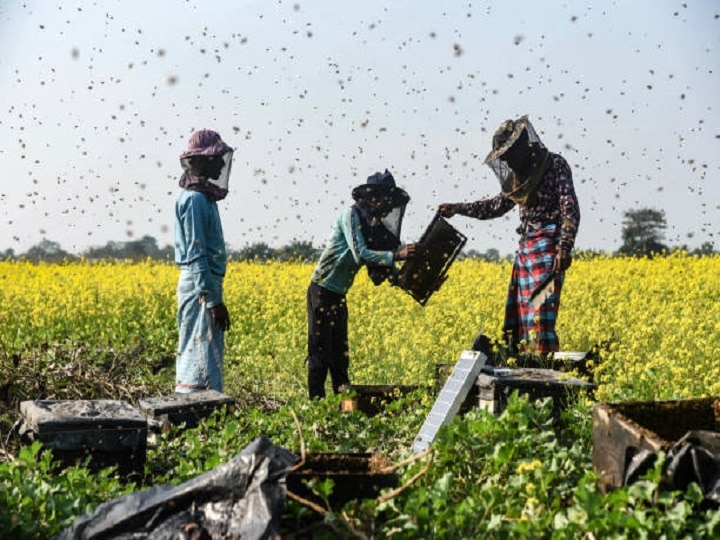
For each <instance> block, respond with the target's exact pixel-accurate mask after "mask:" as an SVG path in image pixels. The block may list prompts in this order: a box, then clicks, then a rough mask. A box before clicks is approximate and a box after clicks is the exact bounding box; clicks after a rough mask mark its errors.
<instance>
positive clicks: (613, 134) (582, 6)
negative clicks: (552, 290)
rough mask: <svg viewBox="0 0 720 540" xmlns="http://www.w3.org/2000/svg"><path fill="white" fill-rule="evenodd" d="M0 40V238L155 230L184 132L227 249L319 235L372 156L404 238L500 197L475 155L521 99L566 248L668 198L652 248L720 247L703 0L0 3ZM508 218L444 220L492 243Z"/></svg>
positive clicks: (24, 241)
mask: <svg viewBox="0 0 720 540" xmlns="http://www.w3.org/2000/svg"><path fill="white" fill-rule="evenodd" d="M0 50H1V51H2V54H0V96H2V115H0V167H1V169H0V170H2V181H0V213H1V216H2V226H1V227H2V228H1V230H2V234H0V251H2V250H5V249H8V248H11V249H13V250H15V252H16V253H22V252H24V251H26V250H27V249H28V248H30V247H31V246H33V245H35V244H37V243H38V242H39V241H41V240H42V239H43V238H47V239H49V240H52V241H57V242H59V243H60V244H61V246H62V247H63V248H64V249H65V250H66V251H69V252H72V253H80V252H82V251H83V250H85V249H87V248H88V247H91V246H101V245H104V244H105V243H107V242H108V241H111V240H114V241H125V240H132V239H138V238H140V237H142V236H144V235H146V234H149V235H152V236H154V237H156V238H157V239H158V243H159V244H160V245H161V246H163V245H165V244H169V243H172V226H173V221H172V218H173V203H174V196H175V193H176V191H177V179H178V176H179V173H180V167H179V160H178V156H179V154H180V153H181V152H182V151H183V150H184V148H185V146H186V144H187V139H188V138H189V136H190V134H191V133H192V132H193V131H194V130H196V129H200V128H210V129H214V130H216V131H218V132H219V133H220V134H221V135H222V137H223V138H224V139H225V140H226V142H227V143H228V144H230V145H231V146H232V147H234V148H235V158H234V164H233V173H232V177H231V183H230V188H231V193H230V195H229V196H228V197H227V198H226V199H225V200H224V201H222V202H220V203H219V204H220V211H221V215H222V218H223V226H224V230H225V238H226V241H227V243H228V244H229V245H230V246H231V247H232V248H236V249H237V248H241V247H243V246H245V245H248V244H252V243H255V242H266V243H268V244H269V245H271V246H273V247H280V246H282V245H285V244H287V243H289V242H291V241H292V240H306V241H311V242H312V243H313V244H314V245H315V246H316V247H321V246H322V245H323V244H324V242H325V239H326V238H327V236H328V234H329V232H330V229H331V226H332V223H333V221H334V220H335V217H336V214H337V212H339V211H340V209H341V208H342V207H344V206H345V205H348V204H351V202H352V199H351V197H350V192H351V190H352V188H353V187H354V186H356V185H358V184H361V183H364V182H365V180H366V178H367V176H368V175H370V174H372V173H373V172H375V171H381V170H384V169H385V168H388V169H389V170H390V171H391V172H392V173H393V174H394V176H395V178H396V180H397V181H398V183H399V184H400V185H401V186H402V187H404V188H405V189H406V190H407V191H408V192H409V193H410V195H411V197H412V200H411V202H410V204H409V206H408V209H407V212H406V218H405V223H404V226H403V240H404V241H406V242H411V241H414V240H417V238H419V236H420V235H421V234H422V231H423V230H424V229H425V226H426V225H427V224H428V223H429V221H430V220H431V219H432V216H433V214H434V212H435V210H436V208H437V205H438V204H440V203H441V202H456V201H463V200H468V201H469V200H475V199H478V198H481V197H485V196H491V195H495V194H497V193H498V191H499V185H498V183H497V180H496V179H495V178H494V177H493V175H492V171H491V170H490V169H489V168H488V167H487V166H484V165H483V160H484V158H485V156H486V154H487V153H488V151H489V150H490V144H491V136H492V133H493V132H494V130H495V129H496V127H497V126H498V124H499V123H500V122H502V121H503V120H505V119H507V118H512V117H517V116H520V115H522V114H528V115H529V116H530V119H531V121H532V122H533V124H534V126H535V128H536V130H537V131H538V132H539V134H540V135H541V137H542V139H543V141H544V142H545V144H546V145H547V146H548V147H549V148H550V150H552V151H556V152H558V153H560V154H562V155H563V156H564V157H565V158H566V159H567V160H568V162H569V163H570V165H571V166H572V168H573V176H574V180H575V188H576V191H577V194H578V197H579V200H580V206H581V213H582V221H581V225H580V233H579V235H578V238H577V242H576V247H577V248H580V249H602V250H607V251H614V250H616V249H617V248H619V247H620V245H621V230H622V214H623V212H624V211H626V210H629V209H634V208H640V207H651V208H656V209H659V210H664V211H665V212H666V217H667V222H668V230H667V235H666V243H668V244H670V245H679V244H687V245H688V246H689V247H691V248H692V247H697V246H699V245H700V244H701V243H703V242H706V241H710V242H714V243H715V247H716V248H718V243H719V242H718V235H719V234H720V66H719V65H718V64H719V61H720V54H719V52H720V1H717V0H703V1H691V0H688V1H687V2H678V1H664V0H627V1H616V2H589V1H587V2H579V1H570V0H567V1H564V2H549V1H548V2H530V1H511V0H504V1H496V2H487V1H485V2H479V1H473V2H450V1H443V2H438V1H437V0H434V1H420V0H413V1H410V0H407V1H392V2H390V1H388V2H376V1H371V0H367V1H365V2H343V1H338V2H329V1H302V0H301V1H298V2H284V1H282V2H270V1H255V2H251V1H230V0H228V1H219V0H214V1H200V0H197V1H180V0H165V1H147V0H145V1H142V2H141V1H135V0H102V1H100V0H97V1H94V2H89V1H62V2H59V1H58V2H51V1H40V0H36V1H33V0H24V1H23V0H3V2H2V3H1V4H0ZM518 222H519V219H518V215H517V211H516V210H513V211H511V212H510V213H509V214H507V215H506V216H505V217H503V218H499V219H496V220H492V221H485V222H481V221H477V220H472V219H468V218H463V217H455V218H453V219H452V223H453V224H454V225H455V226H456V227H457V228H458V229H459V230H460V231H462V232H463V233H464V234H466V235H467V236H468V237H469V241H468V245H467V248H472V249H477V250H479V251H485V250H487V249H489V248H495V249H498V250H499V251H500V252H501V253H511V252H512V251H513V250H514V248H515V245H516V243H517V234H516V232H515V228H516V227H517V225H518Z"/></svg>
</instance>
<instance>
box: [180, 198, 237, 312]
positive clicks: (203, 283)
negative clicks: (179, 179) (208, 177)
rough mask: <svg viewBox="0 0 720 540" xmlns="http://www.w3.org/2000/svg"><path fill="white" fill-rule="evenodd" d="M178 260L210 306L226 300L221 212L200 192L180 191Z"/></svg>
mask: <svg viewBox="0 0 720 540" xmlns="http://www.w3.org/2000/svg"><path fill="white" fill-rule="evenodd" d="M175 263H176V264H177V265H179V266H180V268H181V269H182V270H183V271H189V272H190V273H191V274H192V275H193V281H194V283H195V291H196V293H197V294H198V295H200V296H203V297H204V298H205V305H206V306H207V307H213V306H215V305H217V304H221V303H223V297H222V281H223V280H222V278H223V276H224V275H225V268H226V266H227V253H226V251H225V239H224V238H223V231H222V225H221V223H220V212H218V207H217V203H215V202H213V201H211V200H210V199H208V198H207V197H206V196H205V195H204V194H202V193H200V192H198V191H189V190H185V189H183V190H180V192H179V193H178V195H177V198H176V200H175Z"/></svg>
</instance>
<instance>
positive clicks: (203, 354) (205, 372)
mask: <svg viewBox="0 0 720 540" xmlns="http://www.w3.org/2000/svg"><path fill="white" fill-rule="evenodd" d="M232 155H233V150H232V148H230V147H229V146H228V145H227V144H225V143H224V142H223V140H222V139H221V138H220V135H219V134H217V133H216V132H214V131H210V130H200V131H197V132H195V133H193V135H192V136H191V137H190V140H189V143H188V147H187V150H186V151H185V152H183V153H182V154H181V155H180V164H181V166H182V169H183V173H182V176H181V177H180V188H181V189H180V191H179V192H178V194H177V197H176V200H175V263H176V264H177V265H178V266H179V267H180V277H179V279H178V285H177V300H178V312H177V320H178V333H179V343H178V354H177V363H176V382H175V392H178V393H189V392H196V391H200V390H209V389H211V390H217V391H218V392H222V390H223V355H224V349H225V341H224V333H225V331H226V330H228V329H229V328H230V316H229V314H228V310H227V307H226V306H225V303H224V300H223V279H224V277H225V268H226V264H227V256H226V251H225V240H224V238H223V230H222V225H221V222H220V212H219V211H218V205H217V203H218V201H221V200H222V199H224V198H225V197H226V196H227V194H228V180H229V178H230V167H231V165H232Z"/></svg>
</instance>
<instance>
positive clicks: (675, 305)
mask: <svg viewBox="0 0 720 540" xmlns="http://www.w3.org/2000/svg"><path fill="white" fill-rule="evenodd" d="M312 269H313V265H312V264H309V263H268V264H255V263H238V262H234V263H231V264H230V265H229V268H228V273H227V276H226V281H225V295H226V303H227V305H228V309H229V311H230V316H231V319H232V328H231V330H230V332H229V333H228V334H227V338H226V339H227V342H226V347H227V351H226V367H225V372H226V392H227V393H229V394H231V395H237V394H238V393H240V392H241V391H242V389H243V388H248V387H252V388H254V389H257V390H260V391H262V392H263V393H265V394H266V395H269V396H275V397H278V398H288V397H292V396H297V395H301V394H304V393H305V392H306V386H305V370H306V366H305V363H304V360H305V355H306V324H307V322H306V307H305V293H306V290H307V285H308V282H309V278H310V274H311V272H312ZM510 270H511V265H510V263H509V262H501V263H488V262H482V261H474V260H464V261H458V262H456V263H455V264H454V265H453V266H452V268H451V270H450V274H449V278H448V280H447V281H446V283H445V284H444V285H443V287H442V288H441V290H440V291H438V292H437V293H435V295H434V296H433V297H432V298H431V299H430V301H429V302H428V304H427V305H426V306H425V307H422V306H420V305H419V304H418V303H416V302H415V301H414V300H413V299H412V298H411V297H410V296H409V295H408V294H407V293H405V292H404V291H402V290H400V289H397V288H393V287H390V286H389V285H387V284H383V285H381V286H379V287H375V286H374V285H373V284H372V282H371V281H370V280H369V279H368V278H367V275H366V273H365V271H364V270H361V272H360V273H359V274H358V277H357V279H356V282H355V285H354V286H353V288H352V290H351V292H350V294H349V295H348V305H349V310H350V322H349V324H350V351H351V364H350V376H351V380H352V382H353V383H355V384H412V385H432V384H433V381H434V373H435V365H436V364H447V363H453V362H454V361H456V360H457V359H458V358H459V356H460V353H461V352H462V351H463V350H464V349H467V348H469V347H470V345H471V344H472V342H473V339H474V337H475V335H476V334H477V333H478V332H480V331H483V332H484V333H485V334H486V335H488V336H490V337H493V338H496V337H497V338H499V337H500V334H501V327H502V319H503V313H504V302H505V292H506V288H507V282H508V279H509V276H510ZM177 275H178V271H177V269H176V268H175V267H174V266H173V265H171V264H166V263H159V262H144V263H123V262H115V263H109V262H100V263H91V262H83V263H68V264H42V263H41V264H31V263H26V262H17V261H6V262H0V360H5V361H8V360H10V359H15V363H16V364H17V363H18V362H19V360H20V359H22V360H23V362H25V360H26V359H28V358H43V355H45V356H47V354H48V352H47V351H52V349H53V347H54V346H55V345H57V344H62V345H63V346H64V347H66V348H67V347H70V348H77V349H78V350H82V351H85V353H83V354H85V355H86V356H83V357H81V358H79V361H81V362H82V361H87V362H92V361H93V354H94V353H93V351H95V352H96V351H108V350H112V351H121V352H124V353H128V352H133V353H134V354H137V355H142V356H143V357H146V358H147V361H148V362H149V363H158V362H160V361H161V360H162V359H164V360H163V362H164V364H163V365H164V366H165V369H164V370H162V371H161V372H160V373H159V375H158V376H159V377H164V379H166V380H163V383H162V384H166V385H167V391H168V392H171V391H172V372H173V369H174V365H173V360H172V359H173V358H174V351H175V346H176V319H175V316H176V315H175V283H176V279H177ZM557 329H558V334H559V336H560V340H561V349H562V350H564V351H587V350H590V348H592V347H593V346H594V345H595V344H598V343H603V344H604V345H603V348H602V350H601V351H600V360H599V362H598V365H597V367H596V371H595V382H597V383H598V385H599V387H598V391H597V393H596V397H597V398H598V399H600V400H603V401H613V400H629V399H641V400H648V399H674V398H687V397H700V396H706V395H720V256H711V257H702V258H699V257H696V256H689V255H686V254H682V253H678V254H673V255H670V256H668V257H659V258H655V259H630V258H603V257H597V258H589V259H586V260H583V259H580V260H576V261H574V263H573V266H572V268H571V269H570V270H569V271H568V273H567V276H566V280H565V285H564V288H563V296H562V303H561V308H560V315H559V320H558V327H557ZM43 361H45V362H47V361H48V358H44V359H43ZM160 363H162V362H160ZM37 397H38V398H40V397H43V396H37Z"/></svg>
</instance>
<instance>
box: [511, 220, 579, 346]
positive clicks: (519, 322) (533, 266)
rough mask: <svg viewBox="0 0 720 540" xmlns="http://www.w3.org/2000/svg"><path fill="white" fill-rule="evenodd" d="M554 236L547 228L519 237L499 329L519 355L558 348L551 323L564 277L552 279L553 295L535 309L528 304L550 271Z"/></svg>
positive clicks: (554, 233) (551, 228)
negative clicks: (503, 317)
mask: <svg viewBox="0 0 720 540" xmlns="http://www.w3.org/2000/svg"><path fill="white" fill-rule="evenodd" d="M557 237H558V235H557V227H556V226H555V225H548V226H546V227H543V228H542V229H539V230H537V231H533V232H531V233H528V234H527V235H525V236H523V238H522V239H521V240H520V244H519V246H518V250H517V252H516V253H515V262H514V264H513V269H512V276H511V278H510V286H509V287H508V295H507V302H506V304H505V323H504V327H503V330H504V332H505V336H506V338H507V339H508V342H509V344H510V346H511V347H513V348H517V350H518V351H519V352H527V353H550V352H556V351H558V350H559V349H560V341H559V340H558V336H557V333H556V332H555V321H556V320H557V315H558V309H559V308H560V291H561V290H562V285H563V281H564V280H565V274H564V273H563V274H559V275H557V276H556V277H555V292H553V294H551V295H550V296H549V297H548V298H547V299H546V300H545V302H543V304H542V305H541V306H540V308H539V309H537V310H535V309H533V307H532V305H531V304H530V295H531V294H532V292H533V291H534V290H535V289H536V288H537V287H538V285H539V284H540V283H541V282H542V281H543V279H545V278H546V277H547V276H549V275H550V273H551V272H552V266H553V260H554V259H555V254H556V253H557V239H558V238H557Z"/></svg>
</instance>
